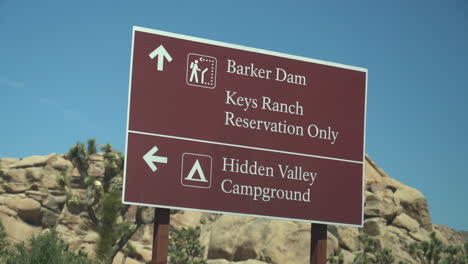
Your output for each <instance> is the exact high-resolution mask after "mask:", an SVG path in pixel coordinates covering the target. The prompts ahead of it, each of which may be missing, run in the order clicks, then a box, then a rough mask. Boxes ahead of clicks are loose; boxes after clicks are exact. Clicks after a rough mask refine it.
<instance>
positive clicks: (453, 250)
mask: <svg viewBox="0 0 468 264" xmlns="http://www.w3.org/2000/svg"><path fill="white" fill-rule="evenodd" d="M409 253H410V254H411V256H413V258H415V259H417V260H418V261H419V262H420V263H422V264H467V263H468V244H465V245H463V246H462V245H457V246H455V245H451V246H446V245H444V243H442V241H440V240H439V239H438V238H437V237H436V234H435V233H434V232H432V233H431V240H429V241H422V242H414V243H411V244H410V245H409Z"/></svg>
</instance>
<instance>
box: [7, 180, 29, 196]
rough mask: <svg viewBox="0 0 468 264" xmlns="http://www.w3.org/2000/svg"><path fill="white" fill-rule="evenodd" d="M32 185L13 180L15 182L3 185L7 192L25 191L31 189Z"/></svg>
mask: <svg viewBox="0 0 468 264" xmlns="http://www.w3.org/2000/svg"><path fill="white" fill-rule="evenodd" d="M31 187H32V184H28V183H20V182H13V183H7V184H5V185H4V186H3V188H4V189H5V191H6V192H7V193H15V194H16V193H24V192H26V191H27V190H30V189H31Z"/></svg>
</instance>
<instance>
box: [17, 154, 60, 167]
mask: <svg viewBox="0 0 468 264" xmlns="http://www.w3.org/2000/svg"><path fill="white" fill-rule="evenodd" d="M56 155H57V154H50V155H47V156H31V157H27V158H24V159H21V160H19V161H17V162H15V163H14V164H12V166H11V167H12V168H27V167H41V166H45V165H46V164H47V161H48V160H49V159H50V158H52V157H54V156H56Z"/></svg>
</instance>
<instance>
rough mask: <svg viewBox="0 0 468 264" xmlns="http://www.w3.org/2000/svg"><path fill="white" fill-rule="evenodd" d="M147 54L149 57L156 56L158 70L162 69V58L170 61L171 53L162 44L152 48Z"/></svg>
mask: <svg viewBox="0 0 468 264" xmlns="http://www.w3.org/2000/svg"><path fill="white" fill-rule="evenodd" d="M149 56H150V58H151V59H154V58H155V57H158V71H163V70H164V59H166V60H167V61H168V62H171V61H172V57H171V55H169V52H167V50H166V49H165V48H164V46H163V45H159V47H157V48H156V49H155V50H153V51H152V52H151V53H150V54H149Z"/></svg>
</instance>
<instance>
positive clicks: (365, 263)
mask: <svg viewBox="0 0 468 264" xmlns="http://www.w3.org/2000/svg"><path fill="white" fill-rule="evenodd" d="M359 238H360V239H361V241H362V244H363V251H362V253H360V254H358V255H357V256H356V257H355V258H354V261H353V263H354V264H392V263H393V262H394V261H395V257H393V255H392V250H391V249H389V248H383V249H382V248H380V245H379V243H378V241H377V239H374V238H371V237H369V236H367V235H363V236H360V237H359Z"/></svg>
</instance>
